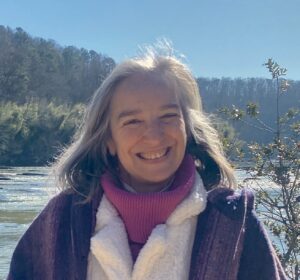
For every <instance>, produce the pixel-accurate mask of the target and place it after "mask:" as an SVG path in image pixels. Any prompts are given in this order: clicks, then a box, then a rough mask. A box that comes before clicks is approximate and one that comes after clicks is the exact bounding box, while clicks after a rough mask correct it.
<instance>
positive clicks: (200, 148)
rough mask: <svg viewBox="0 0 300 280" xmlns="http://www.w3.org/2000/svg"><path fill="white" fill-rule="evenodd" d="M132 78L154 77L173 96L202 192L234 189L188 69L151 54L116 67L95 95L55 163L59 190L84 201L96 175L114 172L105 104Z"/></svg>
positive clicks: (94, 185) (92, 189)
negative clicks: (222, 187)
mask: <svg viewBox="0 0 300 280" xmlns="http://www.w3.org/2000/svg"><path fill="white" fill-rule="evenodd" d="M137 73H139V74H145V75H147V74H150V75H151V74H158V75H159V76H160V77H161V78H162V79H163V81H165V82H166V85H167V86H172V88H175V89H176V92H178V95H179V101H180V105H181V110H182V112H183V116H184V120H185V125H186V131H187V136H188V143H187V148H186V149H187V153H190V154H191V155H192V156H193V157H194V159H195V162H196V165H197V166H198V168H197V169H198V172H199V173H200V175H201V177H202V179H203V181H204V185H205V187H206V188H207V189H211V188H213V187H214V186H217V185H218V184H220V183H221V184H225V185H227V186H228V187H231V188H234V187H235V186H236V182H235V178H234V175H233V170H232V168H231V165H230V164H229V163H228V161H227V160H226V158H225V156H224V154H223V150H222V146H221V143H220V141H219V138H218V134H217V132H216V131H215V129H214V128H213V127H212V125H211V123H210V121H209V118H208V117H207V116H206V115H205V114H204V112H203V110H202V104H201V98H200V93H199V89H198V85H197V82H196V81H195V79H194V78H193V76H192V74H191V72H190V70H189V69H188V68H187V66H186V65H185V64H184V63H182V62H181V61H179V60H178V59H177V58H175V57H174V56H173V55H160V54H158V53H156V52H153V51H148V52H147V53H146V54H144V55H143V56H140V57H137V58H132V59H128V60H126V61H124V62H122V63H120V64H119V65H117V66H116V67H115V69H114V70H113V71H112V72H111V74H110V75H109V76H108V77H107V78H106V79H105V81H104V82H103V83H102V85H101V86H100V88H99V89H98V90H97V91H96V92H95V94H94V96H93V98H92V100H91V102H90V104H89V105H88V106H87V109H86V113H85V117H84V120H83V123H82V126H81V127H80V129H79V130H78V131H77V133H76V135H75V137H74V141H73V143H72V144H71V145H70V146H69V147H68V148H66V149H65V150H64V152H63V153H62V154H61V155H60V157H59V158H58V159H57V161H56V163H55V164H54V173H55V175H56V183H57V184H58V186H59V187H61V188H62V189H70V188H71V189H73V190H74V191H76V192H78V193H80V194H82V195H83V196H84V197H85V198H87V200H89V199H90V198H91V197H92V195H93V194H94V192H95V190H96V189H97V188H101V186H100V183H99V181H100V176H101V174H103V172H104V171H105V170H107V169H111V170H112V169H114V168H115V165H116V162H115V159H114V158H112V157H111V156H110V154H109V153H108V150H107V141H108V139H109V137H110V126H109V124H110V114H109V109H110V103H111V100H112V97H113V94H114V91H115V89H116V87H117V86H118V85H119V84H120V83H121V82H122V81H124V80H125V79H126V78H128V77H131V76H133V75H135V74H137Z"/></svg>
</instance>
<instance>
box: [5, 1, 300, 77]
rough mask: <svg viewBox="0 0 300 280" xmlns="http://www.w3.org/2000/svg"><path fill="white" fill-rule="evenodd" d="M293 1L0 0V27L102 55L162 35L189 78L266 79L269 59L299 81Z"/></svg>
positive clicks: (124, 52) (121, 52)
mask: <svg viewBox="0 0 300 280" xmlns="http://www.w3.org/2000/svg"><path fill="white" fill-rule="evenodd" d="M299 14H300V1H299V0H285V1H282V0H281V1H280V0H218V1H217V0H184V1H183V0H177V1H176V0H172V1H171V0H151V1H143V0H128V1H125V0H123V1H121V0H114V1H112V0H110V1H109V0H98V1H96V0H85V1H83V0H81V1H79V0H72V1H71V0H51V1H50V0H25V1H24V0H2V1H1V3H0V25H4V26H9V27H11V28H16V27H22V28H23V29H24V30H25V31H27V32H28V33H29V34H31V35H32V36H37V37H43V38H45V39H54V40H55V41H56V42H57V43H59V44H60V45H62V46H67V45H74V46H76V47H84V48H86V49H93V50H95V51H98V52H101V53H104V54H107V55H109V56H111V57H113V58H114V59H115V60H116V61H117V62H118V61H121V60H123V59H124V58H127V57H130V56H133V55H135V54H136V53H137V50H138V45H144V44H151V43H154V42H155V41H156V39H158V38H162V37H165V38H168V39H169V40H171V41H172V42H173V45H174V47H175V49H177V50H178V51H179V52H180V53H183V54H184V55H185V56H186V61H187V63H188V65H189V66H190V68H191V69H192V71H193V73H194V75H195V76H197V77H199V76H201V77H269V76H268V72H267V71H266V69H265V68H264V67H262V63H263V62H265V61H266V60H267V58H269V57H272V58H273V59H275V60H276V61H277V62H278V63H279V64H281V65H282V66H284V67H286V68H287V69H288V75H287V78H290V79H296V80H300V16H299Z"/></svg>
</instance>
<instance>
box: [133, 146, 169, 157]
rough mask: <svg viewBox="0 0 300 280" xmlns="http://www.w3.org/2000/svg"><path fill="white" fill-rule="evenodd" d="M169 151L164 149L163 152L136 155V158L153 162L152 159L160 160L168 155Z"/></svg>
mask: <svg viewBox="0 0 300 280" xmlns="http://www.w3.org/2000/svg"><path fill="white" fill-rule="evenodd" d="M169 151H170V148H166V149H164V150H161V151H158V152H153V153H138V154H137V155H138V157H140V158H142V159H145V160H154V159H160V158H162V157H164V156H166V155H167V154H168V152H169Z"/></svg>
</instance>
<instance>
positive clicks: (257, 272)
mask: <svg viewBox="0 0 300 280" xmlns="http://www.w3.org/2000/svg"><path fill="white" fill-rule="evenodd" d="M245 230H246V232H245V239H244V246H243V252H242V256H241V261H240V267H239V273H238V279H239V280H253V279H256V280H285V279H287V277H286V275H285V273H284V270H283V268H282V266H281V263H280V261H279V259H278V257H277V255H276V253H275V250H274V248H273V246H272V243H271V241H270V239H269V237H268V235H267V232H266V230H265V229H264V227H263V225H262V223H261V222H260V221H259V220H258V218H257V216H256V214H255V211H254V210H250V209H249V213H248V215H247V220H246V228H245Z"/></svg>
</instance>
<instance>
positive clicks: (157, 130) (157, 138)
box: [143, 121, 164, 145]
mask: <svg viewBox="0 0 300 280" xmlns="http://www.w3.org/2000/svg"><path fill="white" fill-rule="evenodd" d="M143 136H144V141H146V142H148V143H151V144H153V145H154V144H159V143H160V142H161V140H162V138H163V136H164V129H163V127H162V125H161V123H160V122H159V121H153V122H151V123H149V124H148V125H147V127H146V130H145V133H144V135H143Z"/></svg>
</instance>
